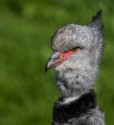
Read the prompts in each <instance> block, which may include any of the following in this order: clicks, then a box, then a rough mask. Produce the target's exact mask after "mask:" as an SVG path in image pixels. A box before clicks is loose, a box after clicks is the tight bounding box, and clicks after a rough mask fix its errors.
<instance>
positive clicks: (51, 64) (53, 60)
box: [45, 52, 62, 72]
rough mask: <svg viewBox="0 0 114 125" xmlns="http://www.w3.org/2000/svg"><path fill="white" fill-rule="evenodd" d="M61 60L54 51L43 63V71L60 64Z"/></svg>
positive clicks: (58, 54)
mask: <svg viewBox="0 0 114 125" xmlns="http://www.w3.org/2000/svg"><path fill="white" fill-rule="evenodd" d="M61 62H62V60H61V59H60V53H59V52H55V53H53V55H52V56H51V57H50V58H49V60H48V61H47V63H46V65H45V72H47V71H48V70H49V69H51V68H55V67H56V66H58V65H59V64H61Z"/></svg>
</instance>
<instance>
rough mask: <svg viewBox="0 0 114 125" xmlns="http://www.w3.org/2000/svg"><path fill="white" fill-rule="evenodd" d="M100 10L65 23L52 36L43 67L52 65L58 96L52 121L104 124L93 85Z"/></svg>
mask: <svg viewBox="0 0 114 125" xmlns="http://www.w3.org/2000/svg"><path fill="white" fill-rule="evenodd" d="M102 29H103V24H102V10H99V11H97V13H96V15H95V16H93V17H92V20H91V21H90V22H89V23H88V24H87V25H77V24H67V25H65V26H63V27H62V28H60V29H58V30H57V31H56V32H55V33H54V35H53V36H52V39H51V48H52V50H53V54H52V56H51V57H50V58H49V59H48V61H47V63H46V65H45V71H46V72H47V71H48V70H49V69H54V72H55V77H56V86H57V88H58V90H59V92H60V94H61V97H60V98H59V99H58V100H57V101H56V102H55V104H54V107H53V121H52V125H105V118H104V113H103V112H102V111H101V110H100V108H99V106H98V105H97V102H96V101H97V97H96V92H95V90H94V85H95V83H96V79H97V76H98V74H99V64H100V62H101V58H102V52H103V35H102V34H103V33H102Z"/></svg>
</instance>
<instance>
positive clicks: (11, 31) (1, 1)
mask: <svg viewBox="0 0 114 125" xmlns="http://www.w3.org/2000/svg"><path fill="white" fill-rule="evenodd" d="M99 8H101V9H102V10H103V22H104V26H105V28H104V43H105V49H104V55H103V59H102V64H101V66H100V74H99V80H98V81H97V85H96V91H97V94H98V103H99V105H100V107H102V110H103V111H104V112H105V116H106V123H107V125H113V124H114V85H113V84H114V47H113V46H114V41H113V40H114V0H96V1H95V0H82V1H81V0H0V125H51V120H52V115H51V114H52V106H53V103H54V101H55V100H56V99H57V98H58V96H59V94H58V92H57V89H56V87H55V80H54V73H53V71H49V72H48V74H45V72H44V65H45V62H46V61H47V59H48V57H49V56H50V55H51V52H52V51H51V49H50V40H51V37H52V34H53V33H54V32H55V31H56V30H57V29H58V28H59V27H61V26H63V25H65V24H69V23H76V24H82V25H85V24H87V23H88V22H90V20H91V17H92V16H93V15H95V13H96V11H97V10H98V9H99Z"/></svg>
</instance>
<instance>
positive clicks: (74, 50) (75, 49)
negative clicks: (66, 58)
mask: <svg viewBox="0 0 114 125" xmlns="http://www.w3.org/2000/svg"><path fill="white" fill-rule="evenodd" d="M78 50H80V47H76V48H74V49H72V51H73V52H76V51H78Z"/></svg>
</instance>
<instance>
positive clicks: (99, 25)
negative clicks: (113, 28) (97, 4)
mask: <svg viewBox="0 0 114 125" xmlns="http://www.w3.org/2000/svg"><path fill="white" fill-rule="evenodd" d="M101 18H102V10H99V11H97V13H96V15H95V16H93V18H92V20H91V22H90V24H89V25H88V26H90V27H96V28H99V29H102V28H103V24H102V20H101Z"/></svg>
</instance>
